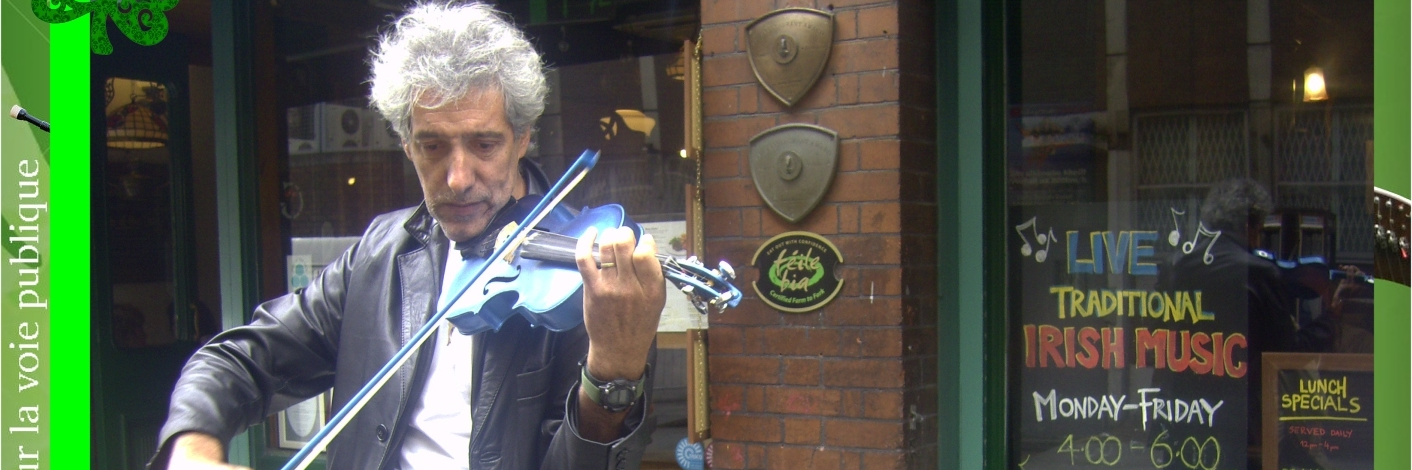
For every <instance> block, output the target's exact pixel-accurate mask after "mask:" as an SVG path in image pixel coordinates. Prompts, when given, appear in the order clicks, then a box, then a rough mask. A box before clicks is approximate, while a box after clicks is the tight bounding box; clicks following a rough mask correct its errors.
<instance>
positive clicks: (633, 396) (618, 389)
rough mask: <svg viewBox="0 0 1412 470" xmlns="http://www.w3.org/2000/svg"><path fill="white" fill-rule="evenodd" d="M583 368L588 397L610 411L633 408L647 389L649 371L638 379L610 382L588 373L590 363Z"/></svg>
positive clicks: (584, 386) (585, 391)
mask: <svg viewBox="0 0 1412 470" xmlns="http://www.w3.org/2000/svg"><path fill="white" fill-rule="evenodd" d="M581 370H583V373H582V375H583V382H582V385H583V387H582V388H583V391H584V393H587V394H588V398H589V399H590V400H593V402H594V403H597V404H598V406H601V407H603V409H605V410H608V412H610V413H618V412H622V411H624V410H627V409H628V408H631V407H632V405H633V404H634V403H637V400H638V399H640V398H642V394H643V393H644V392H646V391H647V372H646V371H644V372H643V373H642V378H640V379H637V380H635V381H634V380H627V379H617V380H612V381H608V382H604V381H602V380H598V379H596V378H594V377H593V374H589V373H588V365H586V364H585V365H584V366H583V367H581Z"/></svg>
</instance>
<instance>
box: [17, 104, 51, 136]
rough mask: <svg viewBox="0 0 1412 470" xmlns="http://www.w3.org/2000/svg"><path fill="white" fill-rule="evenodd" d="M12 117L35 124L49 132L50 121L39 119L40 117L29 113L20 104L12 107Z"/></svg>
mask: <svg viewBox="0 0 1412 470" xmlns="http://www.w3.org/2000/svg"><path fill="white" fill-rule="evenodd" d="M10 117H12V118H15V119H19V120H21V121H25V122H28V123H30V124H34V126H35V127H38V128H39V130H41V131H44V132H49V123H47V122H44V121H41V120H39V118H37V117H34V116H31V115H29V113H27V112H25V109H24V108H21V107H20V105H15V106H14V107H12V108H10Z"/></svg>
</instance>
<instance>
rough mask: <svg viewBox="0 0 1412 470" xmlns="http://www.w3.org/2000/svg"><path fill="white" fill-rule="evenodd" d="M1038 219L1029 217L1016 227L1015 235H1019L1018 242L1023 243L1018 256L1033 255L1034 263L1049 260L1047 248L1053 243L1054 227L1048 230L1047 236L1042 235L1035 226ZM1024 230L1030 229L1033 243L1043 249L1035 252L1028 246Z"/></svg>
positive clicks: (1037, 217)
mask: <svg viewBox="0 0 1412 470" xmlns="http://www.w3.org/2000/svg"><path fill="white" fill-rule="evenodd" d="M1038 219H1039V216H1035V217H1030V220H1027V221H1025V223H1022V224H1020V225H1016V226H1015V233H1018V234H1020V241H1023V242H1024V244H1023V245H1020V256H1024V257H1029V256H1030V255H1034V260H1035V262H1037V263H1043V262H1044V261H1045V260H1046V259H1049V248H1050V246H1052V244H1053V243H1054V239H1055V237H1054V227H1050V228H1049V233H1048V234H1045V233H1042V232H1040V231H1039V228H1038V227H1037V226H1036V225H1035V223H1036V222H1037V221H1038ZM1025 229H1030V235H1031V236H1032V237H1033V238H1034V241H1035V243H1036V244H1039V245H1041V246H1043V247H1044V249H1041V250H1036V249H1034V247H1033V246H1031V245H1030V240H1029V239H1028V238H1025Z"/></svg>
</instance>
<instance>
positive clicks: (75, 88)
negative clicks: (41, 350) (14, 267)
mask: <svg viewBox="0 0 1412 470" xmlns="http://www.w3.org/2000/svg"><path fill="white" fill-rule="evenodd" d="M49 33H50V41H51V42H50V48H49V61H50V62H49V80H50V82H49V83H50V85H49V86H50V90H51V92H50V96H49V99H50V106H51V107H52V111H51V112H53V116H52V117H51V119H50V122H51V123H52V124H53V130H52V135H51V140H50V142H51V147H50V151H49V155H50V169H51V174H50V184H51V186H50V195H51V200H50V204H51V207H52V208H53V209H52V210H51V211H50V212H51V214H52V219H51V220H52V225H51V227H52V237H51V242H52V245H51V246H52V253H53V254H52V255H51V257H52V266H53V271H52V272H51V279H52V285H51V293H52V294H51V295H52V301H51V302H52V303H51V305H52V306H51V308H50V315H51V317H50V325H52V326H51V330H52V333H53V335H52V336H51V338H52V339H51V343H50V344H51V345H52V347H53V349H52V352H53V355H52V356H51V357H52V358H53V359H52V360H53V369H52V370H53V375H52V379H51V380H52V381H53V388H51V389H50V399H51V403H53V404H54V406H53V415H52V416H53V421H52V422H53V427H52V428H51V429H52V433H51V434H50V439H51V440H50V449H51V450H54V451H56V452H51V456H52V457H51V458H52V460H51V461H50V462H51V464H52V466H53V468H88V467H89V466H90V459H89V453H90V450H91V449H90V447H89V446H90V444H91V442H90V439H89V431H90V429H89V426H90V423H89V408H90V401H89V397H90V395H89V394H90V390H91V389H90V380H89V371H90V369H89V366H90V364H89V360H90V357H89V348H90V342H89V300H90V299H89V295H90V293H89V266H90V265H89V233H90V232H89V230H90V227H89V184H88V175H89V118H88V106H89V93H88V76H89V55H88V54H89V52H88V44H89V40H88V33H89V29H88V22H87V21H70V22H68V23H61V24H53V25H49ZM59 450H62V451H59Z"/></svg>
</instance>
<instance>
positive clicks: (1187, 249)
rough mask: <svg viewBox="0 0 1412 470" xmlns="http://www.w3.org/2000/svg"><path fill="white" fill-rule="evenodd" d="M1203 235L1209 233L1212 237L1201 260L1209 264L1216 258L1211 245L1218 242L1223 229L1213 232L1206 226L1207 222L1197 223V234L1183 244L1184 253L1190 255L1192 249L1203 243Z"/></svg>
mask: <svg viewBox="0 0 1412 470" xmlns="http://www.w3.org/2000/svg"><path fill="white" fill-rule="evenodd" d="M1202 235H1208V236H1210V237H1211V241H1210V242H1208V243H1207V244H1206V252H1205V254H1204V255H1203V256H1202V257H1201V262H1203V263H1206V264H1208V265H1209V264H1211V262H1212V261H1215V260H1216V257H1215V256H1212V255H1211V247H1212V246H1213V245H1215V244H1216V240H1219V239H1220V238H1221V231H1220V230H1216V231H1214V232H1213V231H1211V230H1209V229H1207V228H1206V224H1205V223H1201V222H1198V223H1197V226H1196V235H1195V236H1193V237H1191V241H1189V242H1186V243H1183V244H1182V253H1184V254H1188V255H1189V254H1191V252H1192V251H1194V250H1196V246H1197V245H1198V244H1200V243H1201V236H1202ZM1169 241H1170V239H1169Z"/></svg>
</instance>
